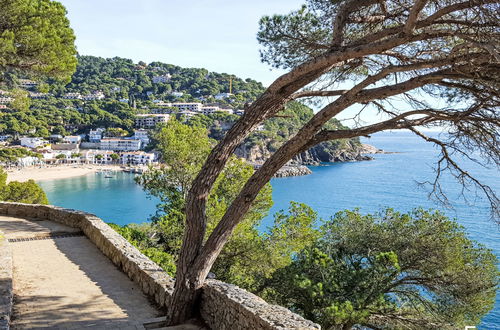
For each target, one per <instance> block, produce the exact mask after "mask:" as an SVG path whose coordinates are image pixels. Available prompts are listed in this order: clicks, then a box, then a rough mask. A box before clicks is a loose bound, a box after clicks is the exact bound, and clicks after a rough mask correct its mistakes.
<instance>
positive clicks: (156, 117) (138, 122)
mask: <svg viewBox="0 0 500 330" xmlns="http://www.w3.org/2000/svg"><path fill="white" fill-rule="evenodd" d="M169 119H170V115H169V114H153V113H147V114H138V115H136V116H135V126H136V127H137V128H153V127H155V126H156V125H158V124H159V123H166V122H168V120H169Z"/></svg>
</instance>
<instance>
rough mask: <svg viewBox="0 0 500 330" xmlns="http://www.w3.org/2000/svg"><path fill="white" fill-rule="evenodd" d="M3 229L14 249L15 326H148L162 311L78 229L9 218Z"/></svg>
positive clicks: (0, 226) (0, 218)
mask: <svg viewBox="0 0 500 330" xmlns="http://www.w3.org/2000/svg"><path fill="white" fill-rule="evenodd" d="M0 230H1V231H3V232H4V233H5V236H6V238H7V239H9V242H11V246H12V250H13V261H14V296H15V297H14V315H13V322H12V323H13V324H12V328H14V329H28V328H29V329H33V328H47V327H48V328H56V329H79V328H86V329H88V328H93V329H144V323H148V322H149V323H152V322H158V321H159V320H160V319H158V317H159V316H161V315H164V313H162V312H161V311H160V310H158V309H157V308H156V307H155V306H154V305H153V304H152V303H151V302H150V301H149V300H148V298H147V297H146V296H145V295H144V294H143V293H142V291H141V290H140V288H139V287H138V286H137V284H135V283H134V282H132V281H130V280H129V278H128V277H127V276H126V275H125V274H123V273H122V272H120V271H119V270H118V269H117V268H116V267H115V266H114V265H113V264H112V263H111V261H110V260H109V259H107V258H106V257H105V256H104V255H103V254H102V253H101V252H100V251H99V250H98V249H97V248H96V246H95V245H94V244H93V243H92V242H90V241H89V240H88V239H87V238H86V237H85V236H83V235H82V234H81V233H79V232H78V230H76V229H73V228H69V227H66V226H63V225H61V224H57V223H54V222H51V221H34V220H26V219H20V218H12V217H5V216H0ZM155 318H157V319H155ZM146 327H147V326H146Z"/></svg>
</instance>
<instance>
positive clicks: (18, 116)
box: [0, 56, 359, 164]
mask: <svg viewBox="0 0 500 330" xmlns="http://www.w3.org/2000/svg"><path fill="white" fill-rule="evenodd" d="M6 78H7V79H5V81H4V83H3V84H2V85H1V86H0V89H2V90H7V91H10V94H11V95H15V96H16V102H12V103H11V104H10V109H3V110H1V112H0V135H13V136H14V137H18V136H23V135H31V136H40V137H48V136H49V135H51V134H60V135H69V134H85V133H88V131H89V130H90V129H92V128H96V127H104V128H107V129H109V128H121V129H124V130H125V131H126V132H127V133H129V134H132V133H133V129H134V118H135V115H136V114H138V113H148V112H151V110H152V109H156V108H159V107H160V105H159V104H161V102H201V103H204V104H216V105H218V106H220V107H224V108H233V109H243V108H244V107H245V104H247V103H251V102H253V101H255V99H256V98H257V97H258V96H259V95H260V94H261V93H262V92H263V90H264V88H263V86H262V84H261V83H259V82H257V81H254V80H251V79H246V80H243V79H240V78H237V77H235V76H231V75H229V74H224V73H215V72H209V71H208V70H206V69H193V68H181V67H178V66H175V65H171V64H165V63H161V62H153V63H150V64H146V63H143V62H139V63H137V64H136V63H134V62H133V61H132V60H129V59H124V58H119V57H115V58H107V59H105V58H100V57H95V56H79V57H78V67H77V70H76V72H75V74H74V75H73V77H72V79H71V81H70V82H69V83H67V84H66V83H63V82H60V81H56V80H48V81H45V82H38V85H37V86H36V87H31V88H24V89H22V88H20V81H21V78H29V77H23V76H18V75H16V74H15V73H11V74H9V75H7V76H6ZM229 91H231V92H232V93H230V94H227V93H229ZM28 93H30V94H28ZM96 93H102V98H101V99H93V100H85V99H81V98H80V99H75V98H73V96H72V95H74V94H78V95H80V96H85V95H94V94H96ZM312 116H313V111H312V109H310V108H309V107H307V106H305V105H303V104H301V103H297V102H292V103H290V104H289V105H288V106H287V107H286V109H285V110H284V111H283V112H282V113H280V115H279V116H278V117H275V118H271V119H269V120H268V121H266V122H265V123H264V125H263V126H262V127H260V128H259V129H258V131H256V132H254V133H253V134H252V135H251V136H250V137H249V138H248V139H247V140H246V141H245V143H244V144H243V145H242V146H241V147H240V148H239V149H238V150H237V154H238V155H239V156H241V157H245V158H247V159H249V160H251V161H254V162H261V161H263V160H264V159H265V158H267V157H268V156H269V155H270V154H271V153H273V152H274V151H276V150H277V148H278V147H279V146H280V145H281V144H282V143H283V141H286V140H287V139H288V138H289V137H290V136H292V135H293V134H294V133H295V132H296V131H297V129H298V128H299V127H300V126H301V125H302V124H304V123H305V122H306V121H307V120H309V119H310V118H311V117H312ZM178 117H179V118H178V119H179V120H181V121H187V119H186V118H183V117H181V116H178ZM238 118H239V116H237V115H228V114H224V113H214V114H210V115H201V114H199V115H196V116H194V117H193V118H191V119H190V120H189V124H191V125H201V126H204V127H206V128H207V129H209V132H210V137H212V138H214V139H216V140H218V139H220V138H222V137H223V135H224V134H225V132H226V131H227V129H229V128H230V127H231V125H232V124H233V123H234V122H235V121H236V120H237V119H238ZM329 125H330V126H331V128H337V127H341V125H340V123H339V122H337V121H335V120H333V121H331V122H330V124H329ZM358 149H359V142H358V141H357V140H350V141H343V142H335V143H323V144H321V145H319V146H317V147H315V148H314V151H313V152H312V153H304V154H303V155H302V156H301V157H298V158H297V160H299V162H301V163H308V164H313V163H317V162H323V161H334V160H353V159H357V158H356V157H357V155H359V151H358ZM345 151H347V152H348V153H349V155H352V157H351V156H348V157H344V158H342V157H341V158H339V157H338V155H339V154H340V153H342V152H345Z"/></svg>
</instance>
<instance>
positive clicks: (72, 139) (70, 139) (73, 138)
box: [63, 135, 82, 144]
mask: <svg viewBox="0 0 500 330" xmlns="http://www.w3.org/2000/svg"><path fill="white" fill-rule="evenodd" d="M63 142H64V143H71V144H79V143H80V142H82V137H81V136H80V135H68V136H65V137H64V138H63Z"/></svg>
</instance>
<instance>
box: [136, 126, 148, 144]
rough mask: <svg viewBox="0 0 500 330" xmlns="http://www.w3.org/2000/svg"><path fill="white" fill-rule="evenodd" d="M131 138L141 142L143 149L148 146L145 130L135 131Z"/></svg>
mask: <svg viewBox="0 0 500 330" xmlns="http://www.w3.org/2000/svg"><path fill="white" fill-rule="evenodd" d="M133 138H134V139H136V140H141V142H142V146H143V147H145V146H147V145H148V144H149V133H148V131H147V130H145V129H137V130H135V131H134V136H133Z"/></svg>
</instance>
